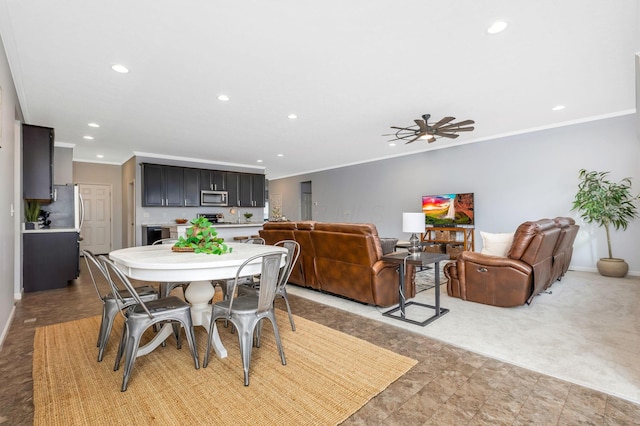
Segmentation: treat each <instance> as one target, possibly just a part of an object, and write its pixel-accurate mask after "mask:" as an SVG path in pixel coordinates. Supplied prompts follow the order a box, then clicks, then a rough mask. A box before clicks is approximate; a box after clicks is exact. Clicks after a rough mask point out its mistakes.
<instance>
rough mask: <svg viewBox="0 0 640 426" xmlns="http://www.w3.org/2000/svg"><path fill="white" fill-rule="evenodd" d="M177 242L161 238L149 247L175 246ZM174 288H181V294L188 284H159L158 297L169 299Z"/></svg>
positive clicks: (173, 239)
mask: <svg viewBox="0 0 640 426" xmlns="http://www.w3.org/2000/svg"><path fill="white" fill-rule="evenodd" d="M177 242H178V239H177V238H162V239H160V240H156V241H154V242H153V243H152V244H151V245H152V246H156V245H159V244H172V245H173V244H175V243H177ZM176 287H182V294H183V295H184V292H185V291H187V287H189V282H186V281H183V282H161V283H160V297H169V294H171V291H172V290H173V289H174V288H176Z"/></svg>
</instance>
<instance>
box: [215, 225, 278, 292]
mask: <svg viewBox="0 0 640 426" xmlns="http://www.w3.org/2000/svg"><path fill="white" fill-rule="evenodd" d="M242 244H260V245H264V244H265V240H264V238H262V237H255V238H248V239H246V240H243V241H242ZM242 278H243V280H242V281H243V282H242V283H241V284H244V285H254V283H255V279H256V277H254V276H252V275H251V276H246V277H242ZM232 282H233V280H214V281H211V284H213V285H214V286H215V285H216V284H217V285H218V286H220V289H221V290H222V298H223V299H225V300H226V299H228V298H229V294H228V293H227V289H228V288H229V287H230V286H231V284H232Z"/></svg>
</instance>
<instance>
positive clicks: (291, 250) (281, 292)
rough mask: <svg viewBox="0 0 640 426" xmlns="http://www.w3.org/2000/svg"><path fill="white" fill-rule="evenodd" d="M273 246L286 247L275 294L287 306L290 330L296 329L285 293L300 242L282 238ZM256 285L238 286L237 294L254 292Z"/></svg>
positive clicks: (258, 342)
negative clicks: (285, 259)
mask: <svg viewBox="0 0 640 426" xmlns="http://www.w3.org/2000/svg"><path fill="white" fill-rule="evenodd" d="M274 246H278V247H284V248H286V249H287V263H286V264H285V266H283V267H282V268H281V269H280V276H279V277H278V287H277V288H276V296H280V297H282V298H283V299H284V303H285V305H286V306H287V315H288V316H289V324H291V330H293V331H296V324H295V322H294V321H293V315H292V314H291V305H290V304H289V296H288V295H287V282H288V281H289V277H290V276H291V271H293V268H294V266H295V264H296V262H297V261H298V257H299V256H300V244H299V243H298V242H297V241H294V240H282V241H278V242H277V243H275V244H274ZM257 292H258V287H257V286H256V287H249V286H239V287H238V294H240V295H245V294H256V293H257ZM256 346H260V335H259V332H258V337H257V339H256Z"/></svg>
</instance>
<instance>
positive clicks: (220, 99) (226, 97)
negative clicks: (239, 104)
mask: <svg viewBox="0 0 640 426" xmlns="http://www.w3.org/2000/svg"><path fill="white" fill-rule="evenodd" d="M229 99H230V98H229V97H228V96H227V95H220V96H218V100H219V101H228V100H229Z"/></svg>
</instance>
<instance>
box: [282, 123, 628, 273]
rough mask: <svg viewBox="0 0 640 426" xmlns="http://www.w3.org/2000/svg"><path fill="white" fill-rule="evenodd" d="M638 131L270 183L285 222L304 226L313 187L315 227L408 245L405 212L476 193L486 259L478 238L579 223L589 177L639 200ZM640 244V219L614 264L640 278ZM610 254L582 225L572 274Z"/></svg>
mask: <svg viewBox="0 0 640 426" xmlns="http://www.w3.org/2000/svg"><path fill="white" fill-rule="evenodd" d="M636 129H637V114H633V115H626V116H622V117H617V118H611V119H605V120H599V121H593V122H589V123H583V124H576V125H572V126H566V127H561V128H557V129H550V130H545V131H539V132H534V133H528V134H523V135H519V136H512V137H505V138H501V139H495V140H491V141H486V142H480V143H475V144H468V145H461V146H458V147H453V148H450V149H441V150H436V151H429V152H424V153H420V154H414V155H409V156H404V157H396V158H393V159H388V160H382V161H377V162H374V163H367V164H361V165H356V166H350V167H344V168H338V169H333V170H327V171H323V172H317V173H311V174H305V175H300V176H295V177H289V178H284V179H276V180H270V181H269V197H270V199H271V200H274V199H276V200H277V199H279V198H281V200H282V213H283V214H284V215H285V216H286V217H287V218H288V219H292V220H298V219H299V218H300V185H301V183H302V182H305V181H311V182H312V185H313V186H312V187H313V203H314V207H313V219H314V220H319V221H324V222H334V221H336V222H372V223H374V224H376V226H377V228H378V233H379V234H380V235H381V236H395V237H398V238H401V239H408V237H409V235H406V234H403V233H402V226H401V217H402V212H405V211H414V212H418V211H420V209H421V196H422V195H428V194H439V193H459V192H473V193H475V216H476V225H475V226H476V231H475V237H476V251H478V250H480V249H481V247H482V244H481V238H480V233H479V231H488V232H511V231H514V230H515V228H516V227H517V226H518V225H519V224H520V223H522V222H524V221H527V220H536V219H541V218H545V217H549V218H553V217H556V216H572V217H574V218H576V219H577V221H578V222H579V223H580V221H579V220H578V219H579V218H578V216H577V215H576V213H575V212H571V211H570V209H571V205H572V201H573V197H574V194H575V191H576V188H577V184H578V178H577V176H578V170H579V169H581V168H586V169H589V170H599V171H611V177H612V178H613V179H615V180H618V179H621V178H623V177H627V176H630V177H631V178H632V182H633V188H634V192H635V193H636V194H637V193H638V192H640V140H639V138H638V135H637V132H636ZM372 143H374V142H372ZM437 143H441V144H446V143H447V141H446V140H439V141H438V142H437ZM639 235H640V220H636V221H634V222H632V224H631V226H630V227H629V228H628V229H627V231H626V232H623V231H619V232H615V233H613V236H612V245H613V255H614V256H616V257H623V258H625V259H626V260H627V262H628V263H629V266H630V270H631V271H632V273H634V274H640V239H639V238H638V236H639ZM606 255H607V253H606V236H605V233H604V230H602V229H601V228H594V227H592V226H586V225H583V226H582V228H581V232H580V234H579V235H578V237H577V241H576V243H575V245H574V256H573V260H572V266H573V267H574V268H575V269H586V270H592V269H593V268H595V262H596V261H597V259H598V258H600V257H603V256H606Z"/></svg>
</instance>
